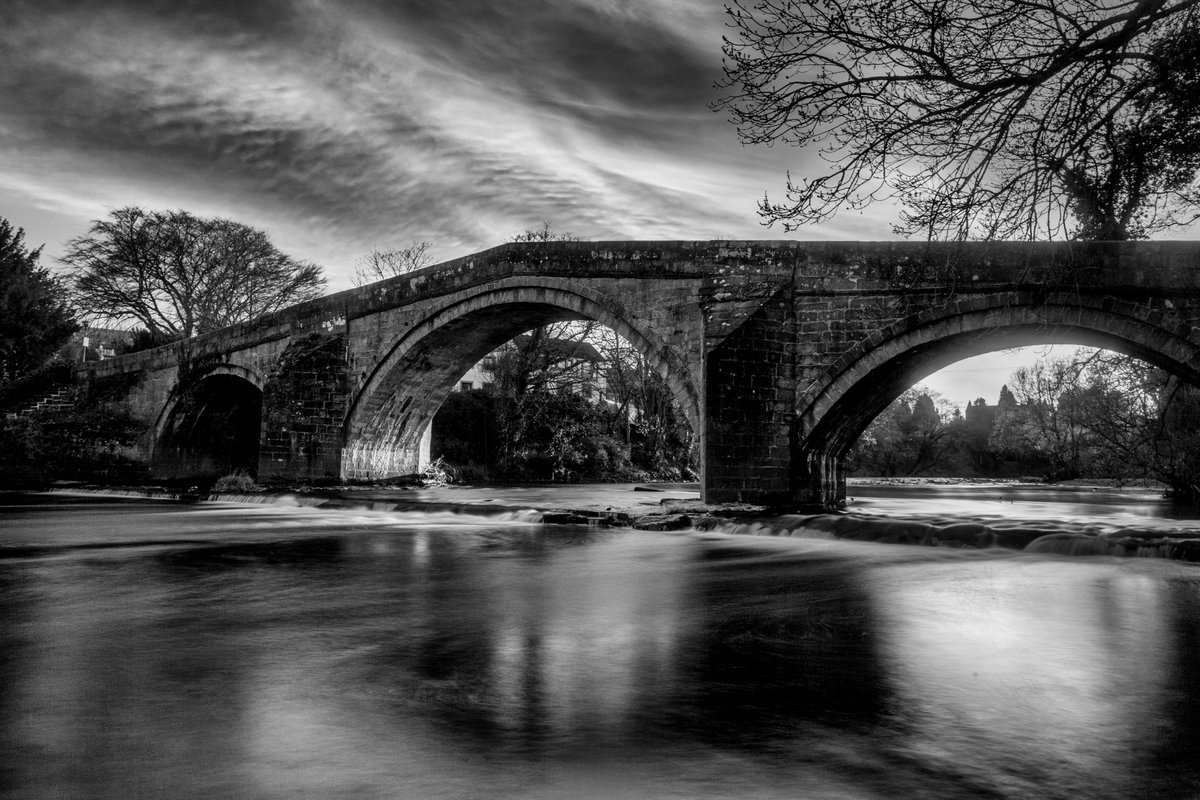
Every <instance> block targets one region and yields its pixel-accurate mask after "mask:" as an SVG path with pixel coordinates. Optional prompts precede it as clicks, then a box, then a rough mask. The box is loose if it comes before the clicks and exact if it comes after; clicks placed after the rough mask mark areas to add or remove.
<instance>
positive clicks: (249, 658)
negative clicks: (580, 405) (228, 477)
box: [0, 495, 1200, 798]
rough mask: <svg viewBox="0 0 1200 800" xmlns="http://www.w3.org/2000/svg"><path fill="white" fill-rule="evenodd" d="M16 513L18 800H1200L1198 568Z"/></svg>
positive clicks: (45, 507) (12, 610)
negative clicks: (305, 799)
mask: <svg viewBox="0 0 1200 800" xmlns="http://www.w3.org/2000/svg"><path fill="white" fill-rule="evenodd" d="M6 502H7V503H8V504H7V505H4V506H0V796H3V797H12V798H110V797H111V798H117V797H120V798H130V797H135V798H136V797H164V798H165V797H170V798H209V797H239V798H243V797H244V798H294V797H302V798H303V797H308V798H443V797H444V798H475V797H477V798H485V797H486V798H591V797H596V798H601V797H603V798H614V797H615V798H621V797H627V798H658V797H669V798H718V797H719V798H735V797H736V798H797V797H799V798H884V797H888V798H893V797H906V798H907V797H912V798H918V797H919V798H979V797H982V798H989V797H994V798H1078V797H1089V798H1130V797H1146V798H1168V797H1198V796H1200V681H1198V680H1197V679H1198V678H1200V674H1198V673H1200V667H1198V666H1197V656H1198V655H1200V567H1197V566H1196V565H1193V564H1184V563H1179V562H1173V561H1165V560H1155V559H1113V558H1088V559H1085V558H1067V557H1063V556H1052V555H1032V554H1021V553H1015V552H1010V551H1003V550H979V551H957V550H955V551H949V550H941V549H935V548H919V547H903V546H896V545H878V544H869V543H864V542H841V541H818V540H805V539H779V538H762V537H748V536H729V535H721V534H700V533H690V532H684V533H673V534H664V533H648V532H641V531H631V530H620V529H603V528H588V527H586V526H579V527H571V526H543V525H530V524H526V523H524V522H523V521H522V520H523V518H522V517H521V516H520V515H508V516H505V517H498V518H491V519H489V518H485V517H464V516H461V515H454V514H448V513H440V514H420V513H405V514H400V513H386V512H377V511H365V510H364V511H353V510H345V509H340V510H327V509H316V508H286V507H278V506H264V507H251V506H237V505H232V504H199V505H195V506H184V505H173V504H166V503H154V502H149V501H121V500H117V499H105V498H95V497H91V498H63V497H56V498H55V497H46V496H18V495H9V496H7V498H6ZM1197 527H1200V525H1198V526H1197Z"/></svg>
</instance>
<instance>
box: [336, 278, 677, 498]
mask: <svg viewBox="0 0 1200 800" xmlns="http://www.w3.org/2000/svg"><path fill="white" fill-rule="evenodd" d="M586 319H592V320H596V321H597V322H599V323H601V324H603V325H605V326H607V327H609V328H611V329H613V330H614V331H616V332H617V333H618V334H619V335H620V336H621V337H623V338H624V339H625V340H626V341H628V342H629V343H630V344H631V345H633V346H634V347H635V348H636V349H637V350H638V351H639V352H640V353H641V354H642V355H643V356H645V357H646V358H647V359H648V360H649V362H650V363H651V364H653V365H654V367H655V369H656V371H657V372H658V374H659V375H660V376H662V378H663V379H664V380H665V381H666V383H667V385H668V387H669V388H670V390H671V393H672V395H673V396H674V398H675V400H676V402H678V403H679V405H680V407H681V408H682V409H683V411H684V413H685V414H686V416H687V418H688V421H689V422H690V423H691V424H692V427H693V430H696V431H697V432H699V431H701V426H700V421H701V413H700V401H699V393H698V391H697V390H696V387H695V385H694V384H693V382H692V380H691V376H690V375H689V372H688V369H687V366H686V364H685V363H684V362H683V360H682V358H681V357H680V356H679V355H677V354H675V353H673V352H672V351H670V350H669V349H668V348H667V347H666V346H665V345H664V344H663V343H662V342H661V341H659V340H658V338H657V337H656V336H654V334H652V333H650V332H648V331H646V330H643V329H642V328H641V327H640V326H637V325H635V324H634V323H633V322H631V321H630V318H629V316H628V315H627V314H626V313H624V311H623V309H622V308H620V306H619V305H617V304H616V303H615V302H614V301H612V300H611V299H608V298H603V297H600V296H598V295H595V294H593V293H592V292H589V291H588V290H585V289H583V288H581V287H578V286H570V285H569V282H567V281H557V280H552V279H546V280H541V281H538V280H535V279H508V280H504V281H498V282H496V283H494V284H489V285H488V286H486V287H483V288H481V289H478V290H475V291H473V292H470V293H464V294H463V295H461V296H458V297H456V298H455V299H454V300H453V302H451V303H450V304H448V305H447V306H445V307H443V308H441V309H440V310H438V311H437V312H435V313H433V314H431V315H429V316H428V317H426V318H425V319H424V320H422V321H421V322H419V323H418V324H417V325H414V326H413V327H412V328H411V329H410V330H408V331H407V332H405V333H404V334H402V335H401V336H399V337H398V338H397V340H396V341H395V342H394V343H393V344H392V345H391V346H390V347H389V348H388V352H387V355H386V356H385V357H384V358H383V359H382V360H381V361H380V362H379V364H378V366H377V367H376V368H375V370H374V371H373V372H372V373H371V375H370V376H368V378H367V380H366V381H365V383H364V384H363V386H362V388H361V389H360V390H359V391H358V393H357V394H356V395H355V397H354V399H353V402H352V403H351V406H350V410H349V412H348V414H347V416H346V422H345V438H344V441H345V447H344V448H343V451H342V476H343V477H344V478H347V479H351V480H373V479H380V478H387V477H391V476H395V475H405V474H411V473H414V472H416V471H417V470H418V469H419V468H420V467H421V464H420V456H421V452H420V447H421V440H422V438H423V436H424V434H425V431H426V430H427V429H428V427H429V424H430V423H431V422H432V420H433V417H434V414H436V413H437V410H438V408H440V407H441V404H442V402H443V401H444V400H445V398H446V396H447V394H448V393H449V392H450V390H451V389H452V387H453V386H454V385H455V382H456V381H457V380H458V379H459V378H460V377H461V376H462V375H463V374H464V373H465V372H466V371H467V370H468V369H469V368H470V367H471V365H473V364H475V363H476V362H478V361H479V360H480V359H482V358H483V357H484V356H486V355H487V354H488V353H490V352H492V351H493V350H495V349H496V348H497V347H499V346H500V345H502V344H504V343H505V342H507V341H509V340H510V339H512V338H514V337H515V336H518V335H519V334H521V333H525V332H527V331H529V330H532V329H534V328H537V327H539V326H541V325H548V324H551V323H554V322H563V321H570V320H586Z"/></svg>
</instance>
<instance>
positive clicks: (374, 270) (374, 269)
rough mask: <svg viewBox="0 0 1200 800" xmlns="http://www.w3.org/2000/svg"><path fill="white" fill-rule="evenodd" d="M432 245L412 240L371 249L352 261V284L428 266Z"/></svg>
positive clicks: (366, 282) (369, 281)
mask: <svg viewBox="0 0 1200 800" xmlns="http://www.w3.org/2000/svg"><path fill="white" fill-rule="evenodd" d="M432 246H433V245H431V244H430V243H429V242H413V243H412V244H410V245H408V246H407V247H389V248H387V249H384V250H372V251H371V252H370V253H368V254H367V255H365V256H362V257H361V258H359V259H357V260H356V261H355V262H354V277H353V279H352V280H353V281H354V285H355V286H366V285H367V284H368V283H375V282H376V281H382V280H386V279H387V278H394V277H396V276H397V275H404V274H407V273H409V272H415V271H417V270H419V269H421V268H422V267H426V266H429V263H430V261H432V260H433V259H432V257H431V256H430V255H429V248H430V247H432Z"/></svg>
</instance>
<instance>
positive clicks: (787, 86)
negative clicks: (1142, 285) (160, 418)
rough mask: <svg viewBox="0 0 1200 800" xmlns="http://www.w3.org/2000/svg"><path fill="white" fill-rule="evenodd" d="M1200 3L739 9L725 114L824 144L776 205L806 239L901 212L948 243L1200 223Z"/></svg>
mask: <svg viewBox="0 0 1200 800" xmlns="http://www.w3.org/2000/svg"><path fill="white" fill-rule="evenodd" d="M1198 3H1200V0H1116V2H1112V1H1111V0H895V1H894V2H878V0H814V1H813V2H794V1H793V0H732V4H731V6H730V7H729V9H728V11H729V15H730V27H731V28H732V31H733V32H732V35H731V36H730V37H729V38H727V39H726V42H725V46H724V52H725V73H726V79H725V81H724V82H723V84H722V86H723V88H725V89H726V90H727V94H726V96H725V97H724V98H723V99H722V100H721V101H720V102H719V103H718V104H717V108H718V109H721V110H724V111H727V112H728V113H729V116H730V118H731V121H732V122H733V123H735V124H736V125H737V127H738V131H739V135H740V137H741V139H742V141H743V142H746V143H752V144H772V143H777V142H779V143H785V144H791V145H798V146H804V147H807V146H815V147H817V148H819V149H820V155H821V156H822V157H823V158H824V160H825V163H826V164H827V165H828V166H827V168H825V169H824V171H823V172H822V174H818V175H815V176H812V177H804V178H800V179H796V180H794V179H793V177H792V176H791V175H790V174H789V176H788V180H787V190H786V202H772V201H771V200H770V199H768V198H766V197H764V199H763V201H762V202H761V204H760V212H761V214H762V215H763V217H764V218H765V219H766V220H767V221H768V222H774V221H779V222H782V223H783V225H784V227H785V228H787V229H789V230H791V229H794V228H795V227H797V226H799V225H802V224H805V223H813V222H819V221H822V220H825V219H828V218H829V217H830V216H832V215H833V214H834V213H836V212H837V211H838V210H840V209H842V208H846V207H850V208H862V207H864V206H866V205H868V204H870V203H872V202H875V201H877V200H882V199H893V200H898V201H899V202H900V203H901V204H902V207H903V211H902V213H901V222H900V224H899V225H898V226H897V230H898V231H900V232H902V233H906V234H920V235H925V236H928V237H930V238H940V237H950V238H967V237H970V236H981V237H996V238H1040V237H1053V236H1058V235H1064V234H1070V233H1075V232H1080V233H1081V234H1082V235H1084V236H1087V237H1088V238H1095V237H1097V236H1104V237H1108V238H1125V237H1126V236H1136V235H1144V234H1146V233H1148V232H1151V231H1153V230H1155V229H1158V228H1162V227H1166V226H1170V225H1174V224H1179V223H1181V222H1187V221H1190V219H1192V218H1193V214H1191V213H1189V211H1188V209H1189V208H1194V202H1195V200H1196V186H1195V176H1196V170H1197V167H1198V166H1200V162H1198V161H1197V155H1196V153H1197V151H1198V150H1200V133H1198V132H1197V130H1198V127H1197V124H1196V120H1197V118H1198V117H1200V111H1198V108H1197V106H1198V104H1200V100H1198V99H1197V98H1198V96H1200V94H1198V92H1197V88H1198V87H1200V57H1198V53H1200V43H1198V42H1200V36H1198V34H1197V31H1198V24H1197V6H1198ZM1139 215H1140V216H1139Z"/></svg>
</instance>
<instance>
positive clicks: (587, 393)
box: [454, 334, 607, 403]
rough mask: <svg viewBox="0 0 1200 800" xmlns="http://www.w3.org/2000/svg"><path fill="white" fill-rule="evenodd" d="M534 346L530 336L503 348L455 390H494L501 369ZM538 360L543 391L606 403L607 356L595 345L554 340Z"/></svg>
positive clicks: (478, 365)
mask: <svg viewBox="0 0 1200 800" xmlns="http://www.w3.org/2000/svg"><path fill="white" fill-rule="evenodd" d="M531 343H532V339H531V337H530V336H529V335H528V334H526V335H522V336H518V337H517V338H515V339H513V340H512V341H510V342H507V343H505V344H503V345H501V346H500V347H499V348H497V349H496V350H494V351H493V352H491V353H489V354H488V355H487V356H485V357H484V358H483V359H481V360H480V361H479V362H478V363H476V364H475V365H474V366H472V367H471V368H470V369H469V370H467V372H466V374H465V375H463V376H462V378H461V379H459V381H458V384H457V385H456V386H455V387H454V388H455V391H470V390H472V389H491V388H493V387H494V383H495V379H496V370H497V368H498V366H499V365H500V364H502V363H503V362H504V361H505V360H507V359H511V358H516V357H519V355H520V354H521V353H522V352H527V349H528V348H529V347H530V346H531ZM536 360H537V361H538V362H540V363H538V364H537V365H536V371H537V372H540V373H542V375H541V376H540V377H542V378H544V384H543V385H542V387H541V388H543V389H545V390H547V391H553V392H567V393H570V394H575V395H578V396H580V397H586V398H587V399H589V400H591V401H592V402H595V403H599V402H602V401H603V400H604V396H605V391H606V389H607V381H606V379H605V374H604V373H605V369H604V367H605V363H604V357H603V356H601V355H600V352H599V351H598V350H597V349H596V347H595V345H593V344H592V343H591V342H588V341H586V340H576V339H550V340H548V341H545V342H543V343H542V344H541V345H540V352H539V353H538V354H537V359H536Z"/></svg>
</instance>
